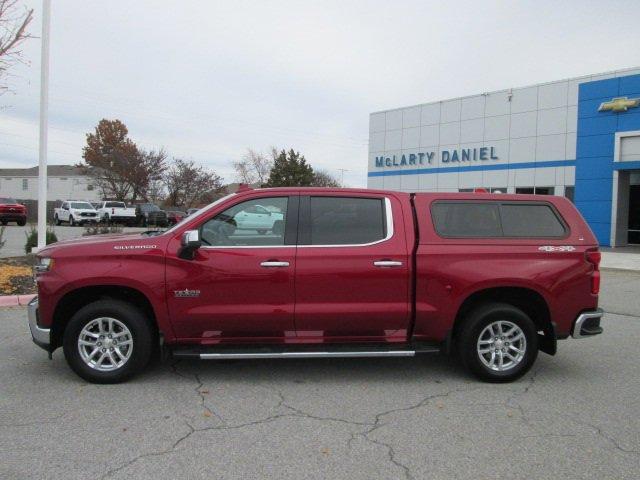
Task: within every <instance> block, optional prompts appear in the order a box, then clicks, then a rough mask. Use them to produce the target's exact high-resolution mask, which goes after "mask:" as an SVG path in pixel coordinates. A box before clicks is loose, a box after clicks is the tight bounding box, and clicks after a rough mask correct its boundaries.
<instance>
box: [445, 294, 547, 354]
mask: <svg viewBox="0 0 640 480" xmlns="http://www.w3.org/2000/svg"><path fill="white" fill-rule="evenodd" d="M487 303H506V304H509V305H513V306H514V307H516V308H519V309H520V310H522V311H523V312H524V313H526V314H527V316H529V318H531V320H532V321H533V322H534V324H535V326H536V330H537V331H538V344H539V349H540V350H542V351H543V352H545V353H548V354H549V355H555V353H556V350H557V345H556V333H555V325H554V324H553V320H552V318H551V311H550V309H549V304H548V302H547V301H546V300H545V298H544V297H543V296H542V294H540V293H539V292H537V291H535V290H533V289H531V288H527V287H520V286H517V287H516V286H503V287H490V288H485V289H482V290H478V291H475V292H473V293H471V294H470V295H468V296H467V297H466V298H465V299H464V301H463V302H462V303H461V304H460V307H459V308H458V311H457V313H456V317H455V321H454V324H453V328H452V329H451V331H450V332H449V338H448V339H447V350H449V349H450V345H451V344H452V343H453V341H454V340H455V339H456V337H457V335H458V334H459V332H460V330H461V327H462V325H463V324H464V321H465V319H466V318H467V316H468V314H469V313H470V312H472V311H473V310H474V309H476V308H478V307H479V306H480V305H484V304H487Z"/></svg>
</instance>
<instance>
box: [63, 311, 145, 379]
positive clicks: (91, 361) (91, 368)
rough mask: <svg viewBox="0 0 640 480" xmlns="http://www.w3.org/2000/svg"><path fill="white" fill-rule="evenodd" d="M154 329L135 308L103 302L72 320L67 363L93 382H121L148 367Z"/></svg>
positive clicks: (66, 343) (65, 345)
mask: <svg viewBox="0 0 640 480" xmlns="http://www.w3.org/2000/svg"><path fill="white" fill-rule="evenodd" d="M153 338H154V335H153V330H152V328H151V326H150V325H149V322H148V321H147V319H146V318H145V316H144V315H143V314H142V312H140V311H139V310H138V309H137V308H136V307H134V306H133V305H131V304H129V303H126V302H121V301H119V300H109V299H106V300H99V301H97V302H93V303H90V304H89V305H86V306H84V307H82V308H81V309H80V310H78V311H77V312H76V314H75V315H73V317H72V318H71V320H70V321H69V324H68V325H67V328H66V329H65V332H64V339H63V348H64V356H65V358H66V359H67V363H68V364H69V366H70V367H71V368H72V369H73V371H74V372H76V373H77V374H78V375H79V376H80V377H82V378H84V379H85V380H87V381H88V382H91V383H119V382H122V381H124V380H126V379H127V378H129V377H131V376H132V375H134V374H135V373H137V372H139V371H140V370H141V369H142V368H144V367H145V366H146V365H147V363H148V362H149V359H150V358H151V353H152V349H153V347H152V342H153Z"/></svg>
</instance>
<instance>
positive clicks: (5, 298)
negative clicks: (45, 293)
mask: <svg viewBox="0 0 640 480" xmlns="http://www.w3.org/2000/svg"><path fill="white" fill-rule="evenodd" d="M35 296H36V295H35V294H31V295H0V307H20V306H25V305H27V304H28V303H29V302H30V301H31V300H32V299H33V298H34V297H35Z"/></svg>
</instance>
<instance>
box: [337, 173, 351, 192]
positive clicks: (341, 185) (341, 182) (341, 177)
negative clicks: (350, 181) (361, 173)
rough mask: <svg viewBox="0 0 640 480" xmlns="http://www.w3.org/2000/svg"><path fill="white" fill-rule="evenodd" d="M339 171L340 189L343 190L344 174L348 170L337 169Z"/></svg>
mask: <svg viewBox="0 0 640 480" xmlns="http://www.w3.org/2000/svg"><path fill="white" fill-rule="evenodd" d="M338 170H340V187H342V188H344V172H348V171H349V170H348V169H346V168H339V169H338Z"/></svg>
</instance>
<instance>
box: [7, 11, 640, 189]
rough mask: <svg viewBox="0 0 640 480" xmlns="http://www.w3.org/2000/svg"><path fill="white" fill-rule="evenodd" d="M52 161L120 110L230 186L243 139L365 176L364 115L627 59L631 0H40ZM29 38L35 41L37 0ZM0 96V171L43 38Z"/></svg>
mask: <svg viewBox="0 0 640 480" xmlns="http://www.w3.org/2000/svg"><path fill="white" fill-rule="evenodd" d="M52 3H53V8H52V23H51V76H50V82H51V88H50V133H49V163H51V164H54V163H55V164H74V163H78V162H79V161H80V160H81V150H82V146H83V145H84V141H85V134H86V133H87V132H89V131H91V130H92V129H93V128H94V127H95V125H96V124H97V122H98V121H99V120H100V119H101V118H109V119H114V118H118V119H120V120H122V121H123V122H125V124H126V125H127V127H128V128H129V134H130V136H131V138H132V139H133V140H134V141H136V142H138V143H139V144H141V145H142V146H144V147H146V148H156V149H157V148H159V147H164V148H165V149H166V150H167V152H168V153H169V155H171V156H175V157H183V158H189V159H194V160H196V161H198V162H201V163H202V164H204V165H206V166H207V167H209V168H211V169H213V170H215V171H216V172H217V173H219V174H220V175H222V176H223V177H225V180H227V181H233V180H235V178H234V175H233V170H232V168H231V165H230V164H231V161H232V160H236V159H239V158H240V157H242V155H243V153H244V152H245V151H246V148H247V147H251V148H254V149H257V150H264V151H267V150H268V148H269V146H270V145H275V146H277V147H280V148H287V149H288V148H294V149H296V150H299V151H301V152H302V153H303V154H304V155H305V156H306V158H307V159H308V160H309V161H310V162H311V164H312V165H313V166H314V167H315V168H323V169H326V170H328V171H329V172H331V173H333V174H334V175H336V176H337V177H339V176H340V171H339V170H338V169H340V168H346V169H348V171H347V172H345V183H346V184H347V185H350V186H364V185H366V171H367V142H368V121H369V113H370V112H373V111H377V110H384V109H389V108H395V107H400V106H406V105H413V104H419V103H426V102H429V101H434V100H444V99H447V98H451V97H459V96H464V95H471V94H477V93H480V92H485V91H491V90H499V89H504V88H508V87H518V86H525V85H530V84H535V83H538V82H543V81H551V80H558V79H562V78H568V77H573V76H579V75H584V74H591V73H598V72H604V71H609V70H615V69H620V68H626V67H633V66H640V48H638V47H639V46H640V27H639V23H638V19H639V18H640V2H638V1H637V0H630V1H618V2H616V1H611V0H609V1H557V0H556V1H540V0H535V1H530V2H525V1H520V2H515V1H504V2H481V1H476V0H473V1H448V2H444V1H442V2H432V1H425V0H419V1H397V0H396V1H390V0H386V1H367V2H364V1H360V2H349V1H345V0H340V1H335V2H331V1H325V2H312V1H305V2H302V1H295V2H294V1H292V2H284V1H281V2H265V1H251V2H250V1H246V2H245V1H238V0H233V1H231V0H230V1H205V0H201V1H185V0H181V1H175V0H173V1H163V0H135V1H133V0H127V1H125V0H109V1H104V0H53V2H52ZM25 4H26V5H31V6H33V7H34V8H35V19H34V22H33V25H32V27H31V30H32V33H34V34H35V35H38V36H39V35H40V28H41V23H40V22H41V11H40V8H41V2H25ZM25 50H26V52H25V53H26V58H27V60H28V61H29V62H30V64H28V65H23V66H19V67H17V68H15V69H14V70H13V71H12V73H13V76H12V78H10V87H11V88H12V90H13V91H12V93H9V94H5V95H2V96H0V107H1V109H0V167H31V166H35V165H37V162H38V108H39V78H40V40H39V39H33V40H31V41H29V42H28V43H27V45H26V49H25Z"/></svg>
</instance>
